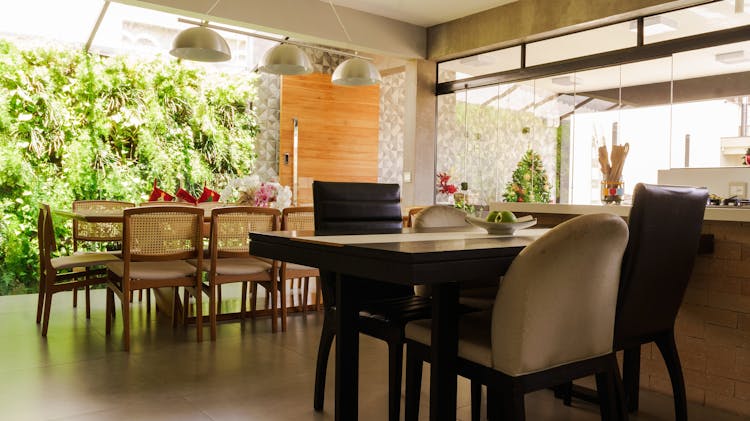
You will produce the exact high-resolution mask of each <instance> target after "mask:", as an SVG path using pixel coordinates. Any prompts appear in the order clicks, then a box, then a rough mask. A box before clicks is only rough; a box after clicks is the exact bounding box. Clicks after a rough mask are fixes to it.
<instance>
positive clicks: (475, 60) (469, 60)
mask: <svg viewBox="0 0 750 421" xmlns="http://www.w3.org/2000/svg"><path fill="white" fill-rule="evenodd" d="M458 62H459V63H461V64H465V65H467V66H473V67H483V66H489V65H491V64H495V60H493V59H492V57H491V56H490V55H488V54H478V55H476V56H470V57H464V58H462V59H460V60H459V61H458Z"/></svg>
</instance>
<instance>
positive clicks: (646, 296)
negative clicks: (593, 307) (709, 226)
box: [614, 184, 708, 350]
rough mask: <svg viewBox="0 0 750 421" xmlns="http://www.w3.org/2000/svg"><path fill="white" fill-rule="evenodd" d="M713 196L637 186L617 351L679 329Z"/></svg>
mask: <svg viewBox="0 0 750 421" xmlns="http://www.w3.org/2000/svg"><path fill="white" fill-rule="evenodd" d="M707 199H708V192H707V191H706V189H704V188H693V187H678V186H657V185H648V184H638V185H637V186H636V187H635V190H634V192H633V207H632V209H631V211H630V217H629V221H628V226H629V229H630V238H629V240H628V246H627V249H626V251H625V256H624V258H623V262H622V274H621V278H620V291H619V294H618V299H617V314H616V316H615V336H614V347H615V349H616V350H617V349H623V348H627V347H633V346H637V345H640V344H641V343H647V342H650V341H651V340H653V338H654V337H655V336H657V335H658V334H661V333H664V332H667V331H669V330H671V329H673V328H674V323H675V318H676V317H677V311H678V310H679V308H680V304H682V298H683V296H684V295H685V289H686V287H687V283H688V280H689V279H690V274H691V273H692V270H693V263H694V262H695V256H696V253H697V251H698V242H699V240H700V234H701V228H702V226H703V213H704V211H705V208H706V201H707Z"/></svg>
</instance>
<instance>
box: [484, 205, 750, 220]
mask: <svg viewBox="0 0 750 421" xmlns="http://www.w3.org/2000/svg"><path fill="white" fill-rule="evenodd" d="M490 210H491V211H494V210H497V211H503V210H509V211H511V212H514V213H515V212H518V213H520V214H531V215H534V214H538V213H543V214H557V215H585V214H589V213H600V212H606V213H613V214H615V215H619V216H628V214H629V213H630V205H571V204H562V203H515V202H513V203H506V202H493V203H490ZM704 220H706V221H733V222H750V206H745V207H737V206H717V207H707V208H706V213H705V216H704Z"/></svg>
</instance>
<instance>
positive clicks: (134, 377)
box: [0, 290, 741, 421]
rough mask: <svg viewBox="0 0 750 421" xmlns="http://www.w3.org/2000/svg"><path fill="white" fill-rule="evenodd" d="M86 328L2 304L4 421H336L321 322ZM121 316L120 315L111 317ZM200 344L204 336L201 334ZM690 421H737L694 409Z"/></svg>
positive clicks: (310, 317)
mask: <svg viewBox="0 0 750 421" xmlns="http://www.w3.org/2000/svg"><path fill="white" fill-rule="evenodd" d="M92 298H93V299H92V301H93V310H92V318H91V321H87V320H86V319H85V313H84V311H83V306H82V305H81V307H79V308H78V309H73V308H72V307H71V296H70V294H59V295H57V296H55V299H54V302H53V309H52V316H53V321H52V323H51V324H50V328H49V336H48V337H47V339H46V340H45V339H42V338H41V336H40V328H39V326H37V325H36V324H35V323H34V316H35V308H36V297H35V296H33V295H26V296H14V297H0V379H2V380H1V381H0V420H12V421H20V420H180V421H186V420H264V421H275V420H295V421H296V420H314V421H322V420H333V418H334V417H333V399H332V397H333V389H334V388H333V386H334V384H333V364H332V360H331V364H330V365H329V373H330V375H329V379H328V380H329V381H328V387H327V392H328V396H327V398H328V399H327V400H326V405H325V411H323V412H321V413H317V412H315V411H313V409H312V390H313V379H314V375H315V374H314V373H315V372H314V367H315V355H316V353H317V346H318V338H319V334H320V326H321V323H322V315H321V314H315V313H309V314H307V315H301V314H295V315H292V316H290V320H289V328H288V331H287V332H285V333H276V334H274V333H271V328H270V320H269V319H268V318H263V319H258V320H255V321H252V320H247V321H246V322H245V323H240V322H225V323H223V324H221V325H220V327H219V336H218V340H217V341H216V342H211V341H209V340H205V341H204V342H203V343H200V344H199V343H196V342H195V328H194V326H189V327H188V328H185V327H178V328H175V329H173V328H172V327H171V325H170V323H169V321H168V320H163V318H160V319H158V320H153V318H152V320H149V319H147V318H146V314H145V301H144V302H143V303H137V302H136V303H135V304H134V312H133V319H134V323H133V326H132V348H131V349H132V350H131V352H130V353H129V354H128V353H125V352H123V351H122V340H121V333H122V324H121V320H120V319H119V318H118V319H117V320H116V321H115V326H114V333H113V335H112V336H111V337H105V335H104V305H103V303H104V294H103V291H102V290H97V291H94V293H93V297H92ZM119 314H120V313H119V312H118V316H119ZM204 336H205V337H206V338H208V328H206V331H205V333H204ZM360 343H361V357H360V361H361V364H360V419H361V420H385V419H386V418H387V417H386V415H387V409H386V399H387V392H386V384H387V369H386V355H387V353H386V347H385V344H384V343H382V342H380V341H377V340H373V339H371V338H368V337H362V340H361V342H360ZM428 377H429V373H428V371H425V379H424V383H423V398H422V411H421V418H422V419H427V410H426V408H427V403H428V395H427V394H426V393H425V391H426V386H427V381H428ZM641 401H642V408H641V411H640V413H639V414H638V415H637V416H634V417H631V419H635V420H670V419H673V415H672V402H671V399H670V398H668V397H665V396H663V395H659V394H656V393H651V392H648V391H644V392H642V394H641ZM458 404H459V410H458V418H459V419H461V420H468V419H469V414H470V412H469V410H470V408H469V406H468V405H469V398H468V383H467V382H465V381H461V382H460V383H459V397H458ZM526 406H527V419H529V420H584V421H585V420H596V419H599V417H598V411H597V409H596V408H595V407H593V406H590V405H585V404H580V403H579V404H577V405H576V407H574V408H566V407H565V406H563V405H562V404H561V403H560V402H559V401H556V400H555V399H553V398H552V395H551V393H550V392H548V391H541V392H537V393H534V394H531V395H528V396H527V398H526ZM689 411H690V418H691V420H711V421H730V420H740V419H741V418H740V417H736V416H732V415H729V414H726V413H722V412H719V411H713V410H707V409H706V408H702V407H696V406H691V407H690V408H689Z"/></svg>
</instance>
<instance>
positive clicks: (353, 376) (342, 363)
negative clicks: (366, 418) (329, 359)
mask: <svg viewBox="0 0 750 421" xmlns="http://www.w3.org/2000/svg"><path fill="white" fill-rule="evenodd" d="M358 301H359V300H358V296H357V281H356V280H355V279H352V278H347V277H345V276H342V275H341V274H336V421H356V420H357V412H358V402H357V399H358V396H359V391H358V384H359V328H358V326H357V322H358V320H359V302H358ZM454 412H455V411H454Z"/></svg>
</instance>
